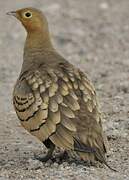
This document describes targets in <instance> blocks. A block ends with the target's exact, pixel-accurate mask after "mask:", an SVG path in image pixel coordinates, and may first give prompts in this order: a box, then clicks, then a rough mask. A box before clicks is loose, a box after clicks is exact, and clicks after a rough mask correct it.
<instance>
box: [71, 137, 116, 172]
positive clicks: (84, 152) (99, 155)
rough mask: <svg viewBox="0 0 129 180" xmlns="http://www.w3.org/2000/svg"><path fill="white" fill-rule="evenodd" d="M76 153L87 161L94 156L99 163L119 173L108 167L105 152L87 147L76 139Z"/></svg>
mask: <svg viewBox="0 0 129 180" xmlns="http://www.w3.org/2000/svg"><path fill="white" fill-rule="evenodd" d="M74 151H77V152H79V154H80V156H81V157H82V159H85V157H86V159H87V157H88V156H91V157H93V155H94V156H95V159H97V160H98V161H99V162H101V163H104V164H105V165H106V166H107V167H108V168H109V169H111V170H113V171H115V172H117V171H116V170H115V169H113V168H111V167H110V166H109V165H108V163H107V162H106V158H105V152H104V151H103V150H100V149H99V148H98V147H90V146H87V145H85V144H84V143H81V142H80V141H79V140H77V139H75V141H74ZM92 159H93V158H92Z"/></svg>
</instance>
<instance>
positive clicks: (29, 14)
mask: <svg viewBox="0 0 129 180" xmlns="http://www.w3.org/2000/svg"><path fill="white" fill-rule="evenodd" d="M24 17H25V18H31V17H32V13H31V12H29V11H27V12H25V13H24Z"/></svg>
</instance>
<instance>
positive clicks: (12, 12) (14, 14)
mask: <svg viewBox="0 0 129 180" xmlns="http://www.w3.org/2000/svg"><path fill="white" fill-rule="evenodd" d="M6 14H7V15H11V16H15V17H16V16H17V13H16V11H11V12H7V13H6Z"/></svg>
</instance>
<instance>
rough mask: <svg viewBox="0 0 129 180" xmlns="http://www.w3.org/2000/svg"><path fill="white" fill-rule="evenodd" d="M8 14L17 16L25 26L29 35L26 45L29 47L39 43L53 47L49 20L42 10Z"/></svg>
mask: <svg viewBox="0 0 129 180" xmlns="http://www.w3.org/2000/svg"><path fill="white" fill-rule="evenodd" d="M7 14H8V15H13V16H15V17H16V18H17V19H18V20H19V21H20V22H21V23H22V24H23V26H24V27H25V29H26V31H27V34H28V36H27V42H26V43H29V46H31V45H32V44H33V45H36V44H37V43H38V44H39V45H41V44H42V43H46V45H48V44H49V46H51V42H50V37H49V30H48V23H47V19H46V17H45V16H44V14H43V13H42V12H41V11H40V10H38V9H36V8H23V9H19V10H16V11H11V12H8V13H7ZM28 40H29V41H28Z"/></svg>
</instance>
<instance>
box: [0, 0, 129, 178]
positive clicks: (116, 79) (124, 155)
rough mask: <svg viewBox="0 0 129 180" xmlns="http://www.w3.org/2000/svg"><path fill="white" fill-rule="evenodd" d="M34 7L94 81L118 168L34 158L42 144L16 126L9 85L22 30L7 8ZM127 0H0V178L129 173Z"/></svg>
mask: <svg viewBox="0 0 129 180" xmlns="http://www.w3.org/2000/svg"><path fill="white" fill-rule="evenodd" d="M23 7H36V8H39V9H41V10H42V11H43V12H44V13H45V14H46V16H47V19H48V22H49V27H50V32H51V36H52V39H53V43H54V45H55V47H56V48H57V49H58V51H59V52H60V53H61V54H62V55H63V56H64V57H65V58H66V59H68V60H69V61H70V62H71V63H73V64H75V65H76V66H78V67H80V68H81V69H83V71H84V72H86V73H87V74H88V76H89V77H90V79H91V80H92V82H93V83H94V85H95V88H96V91H97V94H98V96H99V100H100V104H101V110H102V112H103V126H104V129H105V131H106V134H107V136H108V140H109V153H108V156H109V157H108V162H109V164H110V165H111V166H112V167H114V168H116V169H117V170H119V172H118V173H114V172H112V171H110V170H109V169H107V168H99V165H97V167H94V166H92V167H85V166H83V165H77V164H75V163H72V164H69V163H67V162H64V163H63V164H61V165H59V164H58V163H54V164H53V163H52V162H48V163H46V164H42V163H40V162H38V161H37V160H34V159H33V157H34V154H43V153H45V151H46V150H45V148H44V146H43V145H42V144H40V143H39V142H38V141H37V140H36V139H35V138H34V137H32V136H30V135H29V134H28V133H27V132H26V131H25V130H24V129H23V128H22V127H21V126H20V123H19V121H18V119H17V117H16V115H15V112H14V109H13V106H12V91H13V86H14V83H15V81H16V79H17V77H18V74H19V71H20V68H21V65H22V56H23V47H24V41H25V37H26V32H25V30H24V28H23V27H22V26H21V25H20V23H19V22H18V21H17V20H16V19H15V18H13V17H9V16H7V15H6V12H8V11H12V10H16V9H19V8H23ZM128 119H129V1H128V0H123V1H121V0H90V1H89V0H29V1H26V0H22V1H17V0H4V1H2V0H1V1H0V180H1V179H2V178H3V179H45V180H46V179H48V180H49V179H50V180H53V179H56V180H58V179H63V180H64V179H72V180H76V179H77V180H78V179H80V178H81V179H87V178H88V180H90V179H91V180H94V179H97V178H98V180H101V179H103V180H108V179H111V180H112V179H117V180H119V179H120V180H123V179H129V178H128V174H129V168H128V166H129V151H128V150H129V120H128Z"/></svg>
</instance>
